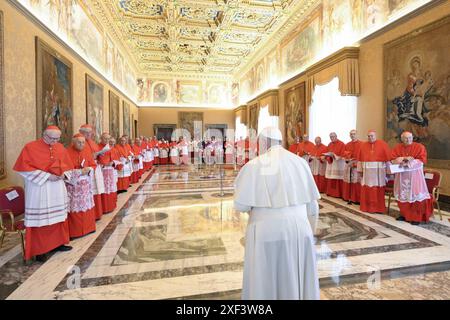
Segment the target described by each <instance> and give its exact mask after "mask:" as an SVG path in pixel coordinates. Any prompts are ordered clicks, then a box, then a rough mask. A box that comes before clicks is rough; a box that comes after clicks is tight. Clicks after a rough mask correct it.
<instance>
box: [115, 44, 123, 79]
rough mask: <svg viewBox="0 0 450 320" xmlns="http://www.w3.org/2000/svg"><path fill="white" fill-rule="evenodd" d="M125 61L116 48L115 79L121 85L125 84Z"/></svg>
mask: <svg viewBox="0 0 450 320" xmlns="http://www.w3.org/2000/svg"><path fill="white" fill-rule="evenodd" d="M123 63H124V62H123V56H122V54H121V53H120V51H119V50H117V48H116V50H115V56H114V71H115V72H114V81H116V83H118V84H120V85H123Z"/></svg>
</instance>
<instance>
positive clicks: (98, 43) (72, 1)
mask: <svg viewBox="0 0 450 320" xmlns="http://www.w3.org/2000/svg"><path fill="white" fill-rule="evenodd" d="M17 1H18V2H19V3H20V4H22V5H23V6H24V7H25V8H26V9H27V10H28V11H30V12H31V13H32V14H33V15H34V16H35V17H36V18H37V19H39V20H40V21H41V22H42V23H43V24H45V25H46V26H47V27H49V28H50V29H51V30H52V31H53V32H55V33H56V34H57V35H58V37H60V38H61V39H62V40H63V41H64V42H66V43H67V44H69V45H70V46H71V47H72V48H74V50H75V51H76V52H77V53H79V54H80V55H81V56H82V57H83V58H84V59H85V60H86V61H88V62H89V63H90V64H91V65H92V66H93V67H94V68H95V69H96V70H97V71H99V72H100V73H102V74H104V75H105V76H107V77H109V78H113V82H114V84H115V85H117V86H118V87H120V88H122V89H123V90H124V91H125V92H126V93H127V94H128V95H130V96H131V97H135V96H136V76H135V75H134V72H133V71H131V70H130V69H129V67H126V66H125V65H124V57H123V54H122V53H121V52H119V50H118V49H117V46H115V45H114V43H113V42H112V40H111V38H110V37H109V36H108V35H107V34H106V33H104V32H103V31H101V29H99V27H98V26H99V25H100V23H99V22H98V21H96V19H95V17H94V16H93V14H92V13H91V12H90V10H91V9H90V8H89V7H88V6H87V5H86V4H85V2H84V1H82V0H58V1H57V0H17ZM128 73H130V75H128Z"/></svg>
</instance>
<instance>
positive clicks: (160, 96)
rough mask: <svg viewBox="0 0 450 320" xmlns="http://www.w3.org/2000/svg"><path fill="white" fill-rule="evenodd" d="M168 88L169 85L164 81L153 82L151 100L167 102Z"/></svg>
mask: <svg viewBox="0 0 450 320" xmlns="http://www.w3.org/2000/svg"><path fill="white" fill-rule="evenodd" d="M169 97H170V90H169V85H168V84H167V83H165V82H161V81H159V82H155V84H154V85H153V102H156V103H167V102H169V101H168V100H169Z"/></svg>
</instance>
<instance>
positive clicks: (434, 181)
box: [423, 169, 442, 193]
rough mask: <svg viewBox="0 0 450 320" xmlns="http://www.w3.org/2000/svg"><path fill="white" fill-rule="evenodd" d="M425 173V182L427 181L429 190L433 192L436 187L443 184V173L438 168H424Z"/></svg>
mask: <svg viewBox="0 0 450 320" xmlns="http://www.w3.org/2000/svg"><path fill="white" fill-rule="evenodd" d="M423 174H424V175H425V182H426V183H427V187H428V192H429V193H432V192H433V189H434V188H435V187H440V186H441V180H442V174H441V173H440V172H439V171H437V170H432V169H425V170H423Z"/></svg>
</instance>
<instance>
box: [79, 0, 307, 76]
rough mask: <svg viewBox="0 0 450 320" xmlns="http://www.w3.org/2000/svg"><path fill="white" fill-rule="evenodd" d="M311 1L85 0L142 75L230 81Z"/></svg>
mask: <svg viewBox="0 0 450 320" xmlns="http://www.w3.org/2000/svg"><path fill="white" fill-rule="evenodd" d="M310 1H311V0H309V1H307V0H84V2H86V3H89V4H90V7H91V8H93V10H94V11H95V12H96V15H97V16H98V17H99V18H100V20H102V22H103V25H105V26H106V27H107V28H109V29H110V30H109V31H110V33H111V34H114V35H115V37H116V38H117V39H118V40H119V41H120V42H121V43H122V44H123V45H124V47H125V50H127V51H128V53H129V54H130V56H132V57H133V58H134V60H135V61H134V65H136V66H137V67H138V70H137V71H138V73H139V74H142V75H149V76H150V75H152V74H153V75H155V74H159V75H164V76H170V75H171V74H172V75H175V74H176V75H184V76H188V75H192V76H199V75H201V76H210V77H220V76H222V77H229V78H231V76H232V75H233V73H235V72H236V71H237V70H238V69H239V68H241V67H242V66H243V63H245V62H246V60H245V58H246V57H247V58H248V57H249V56H250V55H251V54H252V53H254V52H255V51H257V50H258V49H259V48H261V47H262V46H263V45H264V44H265V43H267V41H268V40H269V38H270V37H271V36H273V35H274V34H275V32H276V31H277V29H279V28H280V27H281V26H282V25H283V24H284V23H285V22H286V21H287V19H288V18H289V16H290V15H292V11H293V8H294V7H296V8H297V7H298V5H299V3H307V2H310Z"/></svg>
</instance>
